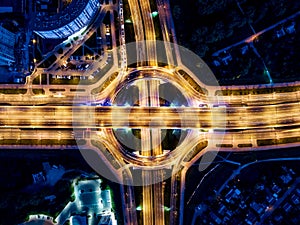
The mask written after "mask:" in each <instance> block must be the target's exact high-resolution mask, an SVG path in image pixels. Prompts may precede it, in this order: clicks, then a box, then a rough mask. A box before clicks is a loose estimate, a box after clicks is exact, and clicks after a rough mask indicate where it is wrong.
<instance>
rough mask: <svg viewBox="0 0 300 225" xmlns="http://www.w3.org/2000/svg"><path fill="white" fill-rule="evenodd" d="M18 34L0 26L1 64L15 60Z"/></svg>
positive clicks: (7, 63)
mask: <svg viewBox="0 0 300 225" xmlns="http://www.w3.org/2000/svg"><path fill="white" fill-rule="evenodd" d="M15 43H16V35H15V34H14V33H12V32H10V31H8V30H7V29H5V28H3V27H1V26H0V66H1V65H9V64H11V63H13V62H15V56H14V47H15Z"/></svg>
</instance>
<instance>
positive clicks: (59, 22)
mask: <svg viewBox="0 0 300 225" xmlns="http://www.w3.org/2000/svg"><path fill="white" fill-rule="evenodd" d="M99 6H100V3H99V0H73V1H72V2H71V3H70V4H69V5H68V6H67V7H66V8H65V9H63V10H62V11H61V12H59V13H57V14H55V15H47V14H46V15H44V14H38V16H37V18H36V19H35V24H34V32H35V33H36V34H38V35H39V36H41V37H42V38H49V39H62V38H66V37H69V36H70V35H73V34H75V33H76V32H78V31H80V30H81V29H83V28H84V27H86V26H88V25H89V24H90V23H91V21H92V19H93V18H94V16H95V15H96V12H97V11H98V9H99Z"/></svg>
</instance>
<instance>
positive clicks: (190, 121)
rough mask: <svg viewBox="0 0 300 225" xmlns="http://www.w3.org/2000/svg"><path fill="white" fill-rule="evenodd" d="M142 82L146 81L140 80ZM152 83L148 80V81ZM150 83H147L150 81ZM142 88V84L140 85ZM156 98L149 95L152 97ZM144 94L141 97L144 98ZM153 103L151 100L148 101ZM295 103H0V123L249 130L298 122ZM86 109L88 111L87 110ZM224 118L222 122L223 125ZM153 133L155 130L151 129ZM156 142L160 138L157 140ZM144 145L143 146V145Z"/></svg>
mask: <svg viewBox="0 0 300 225" xmlns="http://www.w3.org/2000/svg"><path fill="white" fill-rule="evenodd" d="M141 83H146V84H147V82H141ZM150 83H152V82H150ZM150 86H151V85H150ZM143 90H146V91H147V89H146V88H143ZM153 99H154V100H155V101H158V99H157V98H153V97H151V102H152V100H153ZM147 100H149V99H148V98H142V99H141V100H140V103H141V104H142V103H143V101H145V102H147ZM152 103H153V102H152ZM299 108H300V106H299V103H287V104H278V105H270V106H242V107H240V106H238V107H234V106H227V107H224V106H221V107H211V108H206V107H197V108H196V107H158V106H144V107H135V106H134V107H120V106H85V105H82V106H2V107H1V108H0V125H1V126H2V127H18V128H32V127H35V128H51V127H52V128H80V127H85V128H122V127H128V128H138V127H139V128H142V127H144V128H160V129H163V128H184V129H197V128H198V129H214V130H216V129H219V130H227V131H231V130H232V131H234V130H249V129H267V128H277V129H279V128H281V129H285V128H286V129H289V128H290V127H291V126H293V127H295V126H300V111H299ZM87 112H88V113H87ZM225 119H226V125H225V126H224V125H223V122H224V120H225ZM154 133H157V132H154ZM158 143H160V141H158ZM145 149H147V148H146V147H145Z"/></svg>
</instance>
